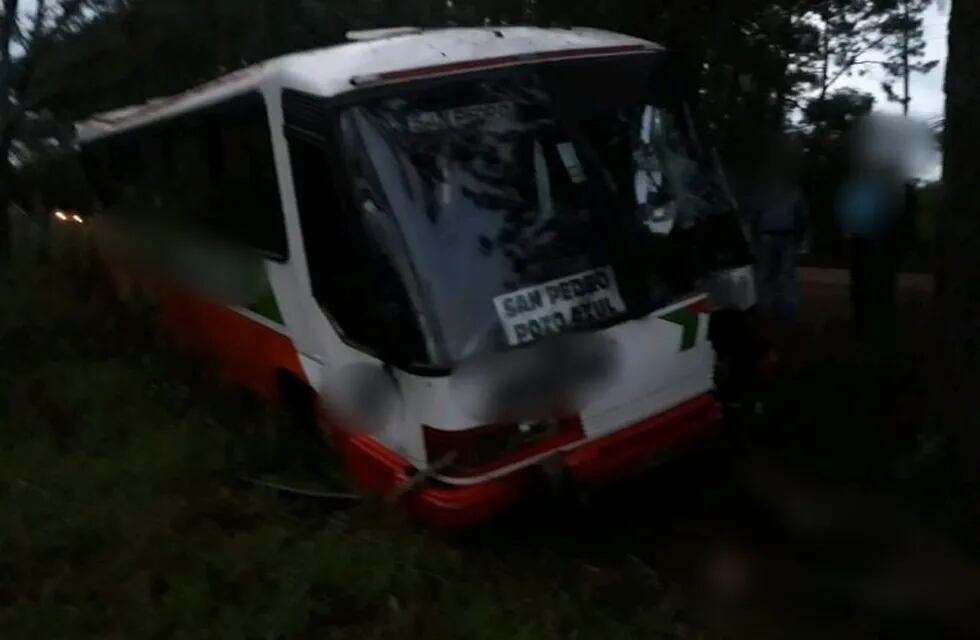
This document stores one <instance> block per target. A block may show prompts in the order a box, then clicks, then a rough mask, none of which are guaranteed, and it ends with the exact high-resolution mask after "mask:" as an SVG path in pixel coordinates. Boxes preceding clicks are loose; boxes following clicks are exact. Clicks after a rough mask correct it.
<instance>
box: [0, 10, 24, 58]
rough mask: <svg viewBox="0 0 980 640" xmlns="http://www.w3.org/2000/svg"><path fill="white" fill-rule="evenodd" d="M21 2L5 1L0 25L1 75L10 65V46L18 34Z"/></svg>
mask: <svg viewBox="0 0 980 640" xmlns="http://www.w3.org/2000/svg"><path fill="white" fill-rule="evenodd" d="M19 8H20V0H3V16H2V17H0V19H2V20H3V22H2V23H0V73H3V70H4V69H5V67H6V66H7V65H9V64H10V45H11V44H12V42H13V39H14V34H15V33H17V10H18V9H19Z"/></svg>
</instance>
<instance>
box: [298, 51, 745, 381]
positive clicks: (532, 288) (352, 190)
mask: <svg viewBox="0 0 980 640" xmlns="http://www.w3.org/2000/svg"><path fill="white" fill-rule="evenodd" d="M664 62H665V56H664V54H663V53H662V52H644V53H642V54H628V55H616V56H607V57H602V58H600V59H585V60H575V61H554V62H537V63H533V64H523V65H517V66H513V67H506V68H503V69H494V70H484V71H475V72H472V73H465V74H453V75H452V76H449V77H434V78H430V79H425V80H412V81H406V82H399V83H395V84H386V85H383V86H379V87H371V88H364V89H359V90H357V91H354V92H351V93H349V94H345V95H343V96H340V97H337V98H333V99H325V100H324V101H323V105H322V106H323V108H322V111H321V113H322V117H321V118H320V121H319V122H317V121H313V120H311V119H310V117H309V115H308V114H307V115H306V120H307V122H305V123H299V122H297V121H296V120H295V119H293V118H291V117H290V113H289V112H288V111H287V112H286V124H287V132H288V131H289V130H290V128H294V129H297V130H303V131H305V132H307V133H309V132H310V130H311V129H318V130H319V136H320V138H321V139H322V140H323V141H324V144H325V146H326V147H328V148H329V153H330V154H332V155H335V157H334V160H333V161H332V163H331V164H332V171H331V178H332V179H333V180H334V181H335V184H336V188H337V191H338V197H339V199H340V200H341V201H342V203H343V209H344V213H343V214H342V215H344V216H347V217H348V220H349V221H351V222H352V224H345V225H344V228H345V229H346V233H348V234H350V233H351V229H357V231H356V232H355V233H360V234H363V237H360V238H351V241H352V242H354V243H355V244H356V245H357V246H358V247H359V248H361V249H362V255H363V256H364V262H365V263H366V264H363V265H352V268H351V270H350V273H349V274H346V277H349V278H351V279H358V278H361V279H363V282H362V284H363V286H364V287H368V288H370V289H372V290H373V291H374V293H375V295H376V296H377V297H379V298H383V299H384V301H385V304H384V305H379V308H377V309H368V308H365V309H363V313H361V314H360V315H359V316H358V317H357V318H356V319H350V320H347V321H346V322H344V321H342V320H341V319H340V318H339V317H338V316H339V315H343V314H344V312H343V311H342V310H339V309H337V306H338V304H343V303H338V301H337V300H336V299H334V300H331V301H327V300H325V299H323V298H326V297H330V296H318V301H319V302H320V303H321V306H323V307H324V310H325V311H326V312H327V314H328V315H329V316H331V318H332V319H333V320H334V322H335V324H340V325H347V326H341V327H339V329H340V331H341V333H342V334H345V333H346V334H348V337H349V338H350V339H351V340H350V341H351V342H353V343H356V344H357V346H359V347H360V348H363V349H365V350H367V351H369V352H372V353H374V354H375V355H377V356H378V357H379V358H381V359H382V360H384V361H386V362H390V363H392V364H394V365H396V366H399V367H401V368H404V369H407V370H411V371H419V372H434V373H436V372H445V371H447V370H451V369H452V368H453V367H455V366H456V365H458V364H459V363H461V362H463V361H467V360H470V359H473V358H477V357H480V356H482V355H485V354H488V353H491V352H499V351H503V350H506V349H510V348H515V347H520V346H524V345H527V344H531V343H533V342H536V341H538V340H539V339H542V338H544V337H547V336H549V335H553V334H559V333H567V332H571V331H593V330H597V329H601V328H604V327H608V326H612V325H615V324H618V323H621V322H624V321H626V320H628V319H632V318H638V317H642V316H645V315H647V314H649V313H651V312H652V311H655V310H656V309H659V308H662V307H664V306H667V305H668V304H670V302H672V301H673V300H676V299H677V298H679V297H681V296H684V295H689V294H690V293H691V292H692V291H693V290H694V289H695V286H696V285H695V283H696V280H697V278H698V277H700V276H702V275H704V273H705V272H706V271H707V269H708V267H707V265H706V264H705V260H704V259H703V258H704V256H702V255H700V253H701V252H699V251H698V249H697V247H696V246H694V244H695V243H696V242H697V238H698V235H699V234H698V230H699V229H700V228H701V227H702V226H703V225H702V224H701V222H702V221H703V220H704V219H707V218H711V217H715V216H716V215H717V214H725V213H732V212H733V210H734V205H733V204H732V203H731V201H730V200H729V199H727V197H726V194H725V192H724V189H723V188H722V187H721V181H720V180H719V179H718V176H717V175H716V174H714V173H712V172H713V171H715V170H716V168H717V167H715V166H712V165H710V163H709V162H708V161H707V159H706V158H705V154H703V153H701V152H700V151H699V150H698V149H697V145H696V138H695V136H694V135H693V133H692V127H693V124H692V122H691V117H690V112H689V111H688V110H687V108H686V106H685V104H684V103H683V101H682V100H681V99H680V96H679V95H677V92H676V91H675V90H674V89H673V88H672V87H671V86H670V82H669V77H670V76H669V73H667V72H666V71H665V64H664ZM609 105H613V106H609ZM617 107H619V108H617ZM301 204H302V203H301ZM301 209H302V206H301ZM305 242H306V243H307V247H308V252H309V251H310V250H314V251H315V250H316V242H317V241H316V239H314V238H306V239H305ZM329 277H335V276H328V275H327V274H322V273H320V274H318V273H311V278H312V280H313V281H314V289H315V290H316V289H317V286H316V281H317V280H322V279H325V278H329ZM315 292H316V291H315ZM362 300H363V298H362ZM363 304H364V303H362V306H363ZM367 306H371V303H367ZM381 306H384V307H385V309H381V308H380V307H381ZM355 324H363V325H365V326H372V327H373V329H371V330H363V331H361V330H357V331H354V332H353V333H359V334H360V335H357V336H354V335H351V333H352V332H351V331H349V329H351V328H352V325H355Z"/></svg>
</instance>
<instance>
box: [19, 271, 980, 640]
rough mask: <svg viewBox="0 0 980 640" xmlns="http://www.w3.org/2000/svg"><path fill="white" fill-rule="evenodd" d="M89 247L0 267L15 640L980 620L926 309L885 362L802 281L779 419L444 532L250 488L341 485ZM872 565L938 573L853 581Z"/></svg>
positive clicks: (932, 626)
mask: <svg viewBox="0 0 980 640" xmlns="http://www.w3.org/2000/svg"><path fill="white" fill-rule="evenodd" d="M75 264H76V263H73V262H70V261H62V262H59V263H58V264H54V265H46V266H34V267H24V266H20V267H14V268H8V269H4V270H0V638H3V639H4V640H6V639H7V638H13V639H21V638H24V639H27V638H30V639H33V638H44V639H45V640H47V639H56V638H89V637H92V638H95V637H97V638H125V639H127V640H128V639H132V638H138V639H141V638H262V639H266V638H306V637H316V638H399V639H400V640H404V639H405V638H438V639H440V640H441V639H442V638H467V639H468V640H480V639H491V638H507V639H514V638H528V639H532V638H533V639H535V640H538V639H548V638H561V639H562V640H568V639H569V638H580V639H589V638H602V639H603V640H614V639H615V638H652V639H653V638H697V637H704V638H708V637H724V638H753V640H755V639H757V638H785V637H793V638H823V637H838V638H845V637H846V638H872V637H889V638H905V637H908V638H913V637H915V638H918V637H944V636H943V635H942V634H943V633H951V634H952V635H953V636H954V637H955V634H956V633H957V631H958V630H959V629H960V627H961V626H962V625H963V624H967V623H968V624H971V625H973V626H972V627H970V630H971V631H974V630H980V620H978V619H977V617H978V616H977V615H976V614H973V613H967V614H965V613H963V611H960V610H954V611H952V612H951V611H948V610H947V609H948V606H947V605H948V604H949V603H951V602H957V603H958V602H963V603H964V604H963V606H964V611H967V612H972V611H976V610H977V609H976V607H972V605H971V604H970V601H969V599H968V598H962V597H961V596H962V591H963V590H962V588H957V586H956V585H957V584H958V580H975V581H976V585H977V587H978V589H980V564H978V563H976V561H975V558H976V556H977V555H980V549H977V548H976V547H977V545H976V543H975V541H976V539H977V538H976V533H977V531H978V530H980V527H978V522H980V521H978V516H977V514H978V511H977V509H976V507H975V505H976V504H977V500H976V497H977V495H978V494H977V492H976V488H975V487H972V488H971V487H965V486H964V485H963V484H962V483H961V482H960V481H959V480H958V479H957V477H956V476H957V474H956V469H955V464H954V463H953V460H954V459H955V456H954V455H952V454H953V453H954V452H955V443H954V442H953V441H951V440H950V439H949V437H947V436H944V434H943V433H942V431H941V430H938V431H937V430H934V429H930V428H928V427H923V425H924V424H925V422H924V420H923V416H922V415H921V413H922V411H921V409H922V406H923V405H924V403H925V401H926V400H925V397H924V395H923V394H924V386H923V385H924V382H923V378H925V377H928V368H927V367H928V366H930V365H928V363H927V357H926V353H925V352H926V351H928V345H927V344H926V343H925V342H924V341H923V340H920V339H911V338H917V337H922V336H926V335H928V334H929V331H928V323H929V319H928V318H927V317H924V316H922V314H919V316H920V317H918V319H914V321H913V322H912V324H911V325H909V326H907V327H906V333H907V336H906V338H908V339H905V340H903V343H902V345H903V346H902V349H903V351H902V353H901V354H900V355H901V357H899V358H897V359H895V360H894V361H893V362H892V364H890V365H887V366H885V367H883V366H882V365H881V364H880V363H878V364H876V363H875V362H874V359H873V358H870V359H869V358H868V357H867V354H866V353H863V352H862V347H861V346H860V345H858V344H855V343H854V342H853V341H849V340H848V339H847V338H846V335H847V329H846V323H842V321H841V319H840V317H839V315H840V314H839V313H838V311H839V310H840V309H841V307H842V302H841V300H839V299H837V298H835V297H834V296H837V297H838V298H839V297H840V296H839V292H836V293H835V292H829V293H828V292H826V291H825V292H820V291H811V292H809V305H810V307H811V308H805V309H804V315H805V317H806V318H807V324H806V326H805V327H804V328H803V329H802V333H801V335H798V336H796V339H795V347H794V346H792V345H791V347H790V348H787V350H786V354H787V358H786V359H787V361H786V362H785V363H784V367H783V370H782V372H781V374H780V376H779V377H778V378H777V380H775V382H774V385H773V397H772V398H771V403H770V404H771V412H772V413H771V415H770V417H769V421H770V422H771V423H772V424H770V425H769V429H770V430H769V431H768V434H767V435H765V436H764V437H762V438H759V437H750V438H748V440H747V441H740V442H739V443H738V444H737V445H732V446H728V448H723V449H722V450H721V451H720V453H721V455H720V456H715V457H712V456H710V455H709V456H707V457H701V458H695V457H693V456H686V457H683V458H680V459H678V460H676V461H675V462H674V463H672V464H671V465H667V467H666V468H665V469H664V470H660V471H657V475H654V476H652V477H651V478H650V479H649V482H645V483H644V482H638V483H633V484H632V485H631V486H630V487H629V489H628V490H626V491H623V490H620V489H617V490H616V491H615V492H613V494H614V495H615V497H616V499H613V500H607V499H606V497H607V495H608V494H606V495H599V496H597V498H598V499H596V500H594V501H593V502H594V504H593V506H592V507H590V508H589V510H588V511H586V512H585V513H576V512H573V513H570V514H564V515H561V514H559V516H558V517H550V516H547V515H542V513H541V510H540V509H537V508H536V506H534V505H532V506H531V507H529V508H526V509H525V511H523V512H519V513H518V514H517V515H516V516H513V517H511V518H509V519H504V520H503V521H500V522H496V523H494V524H492V525H490V526H488V527H486V528H484V529H482V530H480V531H478V532H476V533H475V534H474V535H472V536H470V537H469V538H467V539H463V540H455V541H450V540H445V539H442V538H439V537H436V536H433V535H431V534H429V533H427V532H425V531H422V530H420V529H418V528H417V527H415V526H413V525H412V523H410V522H407V521H406V520H405V519H404V517H403V515H402V514H401V513H400V512H398V511H397V510H396V509H392V508H391V507H390V506H389V505H379V504H375V503H374V502H372V501H370V500H366V501H364V502H362V503H361V504H359V505H357V506H355V507H353V508H351V509H345V510H341V511H337V510H334V508H333V506H331V505H325V504H324V503H320V502H317V501H313V500H298V499H284V498H283V497H282V496H278V495H276V494H274V493H271V492H269V491H268V490H264V489H260V488H256V487H253V486H251V485H249V484H247V483H245V482H243V481H242V478H243V477H274V478H282V479H286V480H290V481H293V482H296V483H303V484H311V483H313V484H316V485H319V486H321V487H323V488H325V489H327V490H337V491H349V487H348V486H347V485H346V481H345V476H344V473H343V472H342V470H341V469H340V468H339V465H338V463H337V461H336V459H335V458H334V456H333V453H332V452H331V451H330V450H329V449H328V448H327V447H326V446H325V445H324V444H323V443H322V441H321V440H320V438H319V436H318V435H317V434H315V433H308V432H306V431H299V430H297V429H296V427H295V426H294V425H293V424H292V422H291V421H290V420H289V419H288V417H287V416H284V415H282V414H281V413H279V412H278V411H277V410H276V409H275V408H274V407H270V406H266V405H263V404H262V403H259V402H256V401H255V400H254V399H251V398H250V397H248V396H247V395H245V394H244V393H242V392H241V391H239V390H236V389H235V388H234V387H231V386H229V385H227V384H225V383H224V382H222V381H221V380H219V379H217V378H216V376H215V375H214V374H213V373H212V369H211V368H210V367H209V366H208V364H207V363H206V362H203V361H200V360H197V359H195V358H194V357H192V356H189V355H187V354H180V353H176V352H174V350H173V349H172V348H170V346H169V343H168V342H167V340H166V339H165V337H164V336H161V335H158V333H157V331H156V330H154V328H153V327H154V325H153V323H152V322H151V321H150V320H149V319H150V318H152V309H149V310H147V309H144V310H141V311H135V312H134V311H133V309H132V308H131V307H127V308H123V307H121V306H119V305H118V304H117V303H115V302H113V300H112V298H111V297H109V296H107V295H106V293H105V290H104V289H103V288H102V287H101V286H100V285H99V282H98V281H97V280H94V279H92V278H90V277H88V276H87V275H86V273H85V270H84V269H82V270H79V269H78V268H77V266H73V265H75ZM79 271H81V273H79ZM828 291H829V290H828ZM915 306H918V307H921V306H922V305H921V304H918V305H917V302H916V301H911V303H910V307H915ZM906 316H907V317H908V318H909V319H913V317H914V316H915V314H913V313H911V312H906ZM916 323H918V324H916ZM790 342H794V341H793V340H791V341H790ZM924 367H926V368H924ZM726 446H727V445H726ZM716 453H717V451H716ZM746 460H749V461H758V460H762V461H764V463H763V464H758V463H757V462H751V464H746V463H745V461H746ZM729 461H730V462H729ZM753 477H754V478H755V479H754V480H753ZM797 486H798V488H794V487H797ZM882 498H885V499H888V500H891V499H893V498H897V499H900V501H901V504H900V505H899V506H897V507H895V508H884V507H881V506H880V505H879V502H882V503H884V502H883V500H881V499H882ZM808 500H809V501H810V503H809V504H808V502H807V501H808ZM787 505H792V508H789V509H788V510H787ZM835 505H840V506H839V508H838V507H837V506H835ZM855 505H858V506H856V507H855ZM808 508H811V511H809V512H808V511H807V509H808ZM807 513H810V514H811V518H810V519H807V518H804V519H803V521H802V524H801V523H800V522H797V523H795V524H793V525H792V526H790V525H788V524H787V521H788V520H791V519H792V517H791V516H793V515H794V514H804V515H806V514H807ZM855 513H857V514H858V515H862V514H870V515H869V516H868V517H865V518H861V517H854V514H855ZM812 514H816V516H821V514H823V516H826V517H827V518H828V519H827V520H826V521H824V522H823V523H822V524H821V523H820V522H819V521H818V522H817V524H820V525H821V527H823V529H825V530H827V531H830V530H831V529H830V528H832V529H833V531H832V533H833V535H831V536H830V537H827V536H824V537H821V536H823V534H822V533H821V531H815V530H814V529H813V524H814V522H813V520H812V517H814V516H812ZM923 514H926V515H925V516H923ZM829 527H830V528H829ZM937 529H942V530H943V532H950V536H952V538H953V539H954V540H959V541H960V542H961V544H960V547H966V548H969V549H971V552H972V553H973V555H972V556H968V555H965V554H964V553H962V552H961V549H960V548H959V547H957V546H956V545H955V544H953V543H950V542H948V541H946V540H945V539H944V538H942V536H941V535H940V533H942V532H940V531H938V530H937ZM883 532H884V533H883ZM906 534H908V535H906ZM903 540H908V541H909V546H908V548H905V547H902V546H901V545H902V541H903ZM923 540H926V541H930V545H931V546H929V547H928V548H927V551H928V554H927V555H926V556H924V558H925V559H924V560H923V562H924V563H926V564H928V563H930V562H932V559H933V558H935V557H941V558H948V559H949V560H948V561H947V562H946V565H945V566H947V568H948V569H949V571H951V572H952V573H950V574H948V575H940V578H939V579H936V575H937V574H934V573H927V574H926V575H925V577H923V576H922V575H920V573H916V565H914V564H909V563H908V562H905V561H904V560H903V559H902V558H903V557H905V556H911V555H914V554H913V553H912V552H913V551H915V550H917V549H922V548H923V542H922V541H923ZM885 543H887V544H885ZM892 547H896V548H898V549H899V552H894V553H893V551H892ZM719 558H720V559H721V561H720V564H718V565H717V566H715V565H712V562H715V561H716V560H717V559H719ZM712 566H714V569H712ZM718 567H721V569H722V571H721V574H725V572H726V571H727V573H728V574H729V577H728V578H726V579H725V580H723V582H727V583H731V582H732V580H734V582H735V583H736V588H735V589H734V590H733V588H732V587H731V585H730V584H729V586H727V587H724V588H723V589H722V590H721V592H720V593H721V597H720V598H719V597H718V593H716V592H711V593H709V594H708V595H707V596H706V595H705V593H704V592H703V585H701V584H699V580H702V579H703V578H704V576H705V575H708V576H709V577H710V576H711V575H713V574H712V572H714V573H715V574H717V573H718ZM725 567H728V568H727V569H725ZM733 567H734V569H732V568H733ZM950 567H951V568H950ZM975 567H976V568H975ZM960 569H962V571H960ZM706 571H707V573H706ZM732 575H734V578H732ZM881 576H885V577H886V578H887V579H886V581H885V583H884V584H885V585H887V586H891V585H895V584H907V585H911V586H913V587H914V586H915V585H918V584H922V585H925V590H924V592H921V593H920V592H918V591H915V590H914V589H912V590H911V591H910V592H909V594H907V595H903V597H904V598H905V599H904V600H903V599H901V598H898V599H894V600H890V601H889V600H887V599H886V600H883V598H885V596H888V597H892V596H893V595H894V594H893V593H892V592H891V591H890V590H888V589H886V590H883V591H882V590H878V591H874V590H872V591H871V592H870V595H869V592H867V590H866V589H865V590H864V591H860V590H857V591H856V590H855V585H857V586H863V585H866V584H873V585H874V584H877V583H875V582H874V580H873V579H877V578H879V577H881ZM889 576H904V577H901V578H890V577H889ZM950 576H952V577H950ZM709 581H710V580H709ZM903 581H904V582H903ZM743 582H744V585H741V584H740V583H743ZM716 591H717V590H716ZM934 594H939V599H940V600H941V602H942V603H943V606H944V607H946V608H945V609H944V608H943V607H938V606H937V605H935V604H934V602H933V600H935V598H933V599H932V600H930V598H929V596H931V595H934ZM814 620H818V622H814ZM964 620H965V622H964ZM881 629H886V630H887V631H888V633H887V634H885V635H882V633H881ZM937 629H938V630H939V631H937ZM973 635H975V634H971V633H966V634H962V637H971V636H973Z"/></svg>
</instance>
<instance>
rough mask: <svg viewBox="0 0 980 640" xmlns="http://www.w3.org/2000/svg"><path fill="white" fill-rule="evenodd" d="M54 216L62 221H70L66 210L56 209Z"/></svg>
mask: <svg viewBox="0 0 980 640" xmlns="http://www.w3.org/2000/svg"><path fill="white" fill-rule="evenodd" d="M54 217H55V218H57V219H58V220H61V221H62V222H68V216H67V215H65V212H64V211H55V212H54Z"/></svg>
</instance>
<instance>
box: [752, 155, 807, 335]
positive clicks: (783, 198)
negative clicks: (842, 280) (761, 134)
mask: <svg viewBox="0 0 980 640" xmlns="http://www.w3.org/2000/svg"><path fill="white" fill-rule="evenodd" d="M747 213H748V216H749V219H748V224H749V229H750V232H751V237H752V249H753V253H754V255H755V278H756V292H757V295H758V306H759V309H760V310H761V311H762V312H763V313H766V314H770V315H773V316H776V317H779V318H782V319H786V320H792V319H794V318H795V317H796V312H797V308H798V306H799V287H798V283H797V280H796V265H797V258H798V256H799V253H800V252H801V250H802V247H803V245H804V241H805V239H806V230H807V206H806V200H805V199H804V197H803V193H802V191H801V190H800V188H799V185H798V183H797V181H796V176H795V169H794V163H793V162H792V161H791V159H790V158H789V157H788V154H786V153H778V154H776V156H775V157H774V158H773V159H772V160H771V162H770V163H769V165H768V166H767V168H766V170H765V171H764V172H763V176H762V179H761V180H759V184H758V188H757V190H756V192H755V193H754V195H753V197H752V201H751V202H750V203H749V207H748V211H747Z"/></svg>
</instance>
